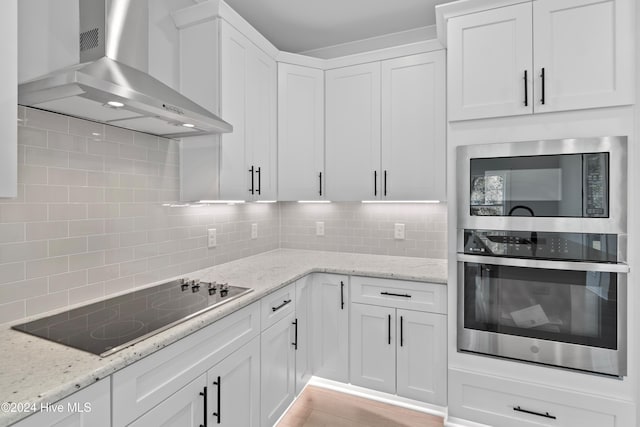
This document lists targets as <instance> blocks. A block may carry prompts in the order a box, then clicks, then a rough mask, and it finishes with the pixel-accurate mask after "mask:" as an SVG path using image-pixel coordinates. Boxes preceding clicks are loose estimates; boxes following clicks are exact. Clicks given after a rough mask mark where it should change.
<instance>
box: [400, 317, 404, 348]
mask: <svg viewBox="0 0 640 427" xmlns="http://www.w3.org/2000/svg"><path fill="white" fill-rule="evenodd" d="M403 345H404V317H403V316H400V347H402V346H403Z"/></svg>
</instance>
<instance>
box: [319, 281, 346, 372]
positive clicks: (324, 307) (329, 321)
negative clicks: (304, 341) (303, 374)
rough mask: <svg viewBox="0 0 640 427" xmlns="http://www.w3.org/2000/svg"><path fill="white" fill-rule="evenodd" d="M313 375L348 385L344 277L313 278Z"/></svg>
mask: <svg viewBox="0 0 640 427" xmlns="http://www.w3.org/2000/svg"><path fill="white" fill-rule="evenodd" d="M312 277H313V301H314V305H313V308H314V310H315V311H314V313H313V316H314V317H313V328H314V329H313V330H314V332H313V337H314V348H313V354H314V373H315V375H317V376H319V377H322V378H327V379H330V380H335V381H341V382H345V383H346V382H348V381H349V298H348V290H349V286H348V285H349V281H348V279H349V278H348V277H347V276H339V275H335V274H320V273H317V274H314V275H313V276H312Z"/></svg>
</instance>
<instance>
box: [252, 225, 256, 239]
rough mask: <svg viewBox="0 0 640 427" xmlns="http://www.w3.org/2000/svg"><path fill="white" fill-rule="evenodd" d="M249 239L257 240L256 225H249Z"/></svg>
mask: <svg viewBox="0 0 640 427" xmlns="http://www.w3.org/2000/svg"><path fill="white" fill-rule="evenodd" d="M251 238H252V239H257V238H258V224H256V223H253V224H251Z"/></svg>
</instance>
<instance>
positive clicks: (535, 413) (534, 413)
mask: <svg viewBox="0 0 640 427" xmlns="http://www.w3.org/2000/svg"><path fill="white" fill-rule="evenodd" d="M513 410H514V411H517V412H524V413H525V414H531V415H537V416H539V417H544V418H551V419H552V420H555V419H556V417H554V416H553V415H551V414H550V413H548V412H545V413H544V414H543V413H542V412H536V411H529V410H528V409H522V408H521V407H520V406H516V407H515V408H513Z"/></svg>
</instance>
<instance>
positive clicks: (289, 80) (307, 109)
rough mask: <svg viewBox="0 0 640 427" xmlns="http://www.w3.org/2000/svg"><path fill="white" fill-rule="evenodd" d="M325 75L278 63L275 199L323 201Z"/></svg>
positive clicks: (316, 71)
mask: <svg viewBox="0 0 640 427" xmlns="http://www.w3.org/2000/svg"><path fill="white" fill-rule="evenodd" d="M323 179H324V72H323V71H322V70H318V69H315V68H308V67H302V66H299V65H291V64H285V63H280V64H278V199H279V200H284V201H291V200H320V199H322V198H324V191H323V190H324V188H323V187H324V183H323Z"/></svg>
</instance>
